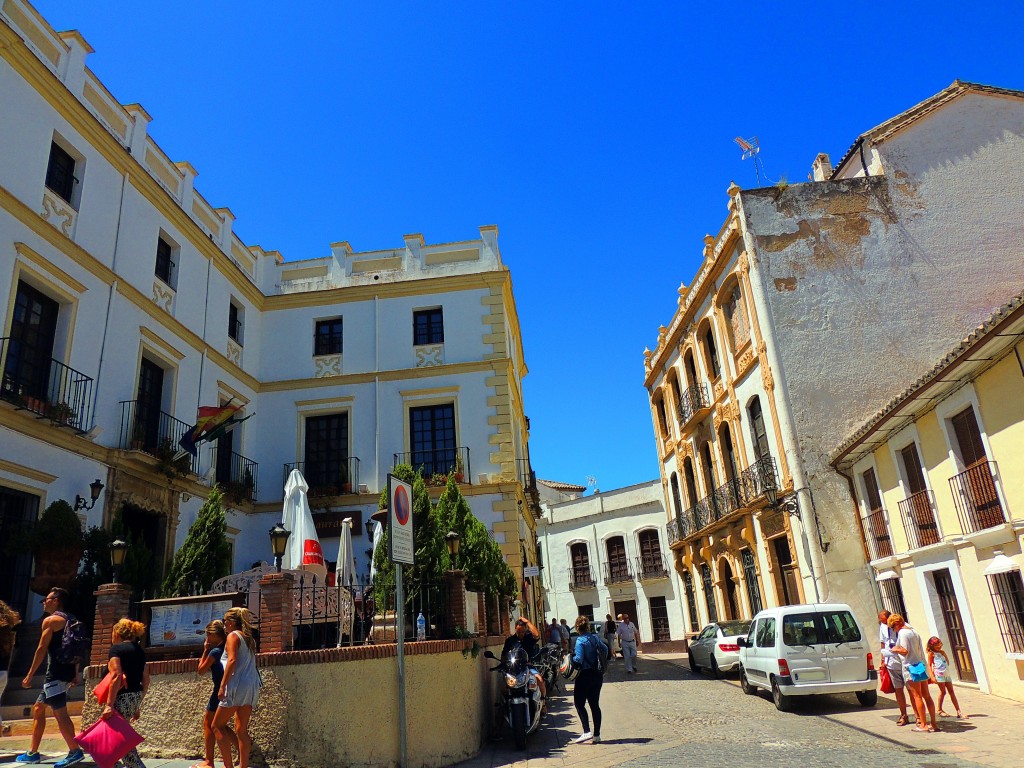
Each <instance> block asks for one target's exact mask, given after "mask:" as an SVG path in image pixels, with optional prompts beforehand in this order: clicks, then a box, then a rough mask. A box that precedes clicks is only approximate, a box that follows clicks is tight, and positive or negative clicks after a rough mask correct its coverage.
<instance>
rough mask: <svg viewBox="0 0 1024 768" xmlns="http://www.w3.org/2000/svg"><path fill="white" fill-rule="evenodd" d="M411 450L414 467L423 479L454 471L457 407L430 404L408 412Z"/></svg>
mask: <svg viewBox="0 0 1024 768" xmlns="http://www.w3.org/2000/svg"><path fill="white" fill-rule="evenodd" d="M409 436H410V445H409V448H410V449H411V451H412V456H411V459H412V462H411V463H412V468H413V469H417V470H422V472H423V476H424V477H427V478H429V477H431V476H432V475H435V474H447V473H448V472H450V471H451V470H453V469H455V464H456V454H457V453H458V450H457V448H456V445H455V405H454V404H453V403H445V404H443V405H427V406H422V407H419V408H410V409H409Z"/></svg>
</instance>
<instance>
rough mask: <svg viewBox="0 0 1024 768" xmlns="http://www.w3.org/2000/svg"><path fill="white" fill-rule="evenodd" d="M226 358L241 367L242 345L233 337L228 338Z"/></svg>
mask: <svg viewBox="0 0 1024 768" xmlns="http://www.w3.org/2000/svg"><path fill="white" fill-rule="evenodd" d="M227 358H228V360H230V361H231V362H233V363H234V364H235V365H237V366H238V367H239V368H241V367H242V345H241V344H239V343H238V342H237V341H235V340H234V339H230V338H229V339H228V349H227Z"/></svg>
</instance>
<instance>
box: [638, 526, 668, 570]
mask: <svg viewBox="0 0 1024 768" xmlns="http://www.w3.org/2000/svg"><path fill="white" fill-rule="evenodd" d="M637 540H638V542H639V544H640V569H641V572H642V573H643V574H644V575H645V576H662V575H664V576H667V575H668V573H667V572H666V570H665V567H664V565H663V564H662V562H661V543H660V542H659V541H658V532H657V531H655V530H654V529H652V528H647V529H646V530H643V531H640V534H639V536H637Z"/></svg>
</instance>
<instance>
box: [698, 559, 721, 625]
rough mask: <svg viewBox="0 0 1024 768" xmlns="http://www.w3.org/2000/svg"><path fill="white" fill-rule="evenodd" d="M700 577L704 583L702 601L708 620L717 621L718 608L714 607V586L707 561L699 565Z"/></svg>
mask: <svg viewBox="0 0 1024 768" xmlns="http://www.w3.org/2000/svg"><path fill="white" fill-rule="evenodd" d="M700 579H701V581H702V582H703V584H704V602H705V603H706V604H707V608H708V621H718V609H717V608H716V607H715V587H714V585H713V584H712V583H711V568H710V566H709V565H708V564H707V563H701V565H700Z"/></svg>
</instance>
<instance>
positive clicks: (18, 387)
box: [0, 0, 536, 610]
mask: <svg viewBox="0 0 1024 768" xmlns="http://www.w3.org/2000/svg"><path fill="white" fill-rule="evenodd" d="M90 52H91V48H90V47H89V46H88V44H87V43H86V42H85V41H84V40H83V39H82V37H81V36H80V35H79V34H78V33H77V32H64V33H57V32H55V31H54V30H53V29H52V28H51V27H50V26H49V25H48V24H47V23H46V21H45V20H44V19H43V18H42V17H41V16H40V15H39V14H38V13H37V12H36V11H35V10H34V9H33V8H32V7H31V6H30V5H29V4H28V3H26V2H23V0H7V1H6V2H4V3H3V4H2V7H0V100H2V102H3V104H4V109H2V110H0V135H3V136H4V144H3V148H2V149H0V322H2V323H3V328H2V330H0V337H2V339H3V341H2V342H0V344H2V346H0V358H2V360H0V364H2V367H3V371H4V382H3V389H2V394H0V492H2V493H4V494H5V498H6V499H7V500H8V501H9V503H8V504H7V505H6V506H5V507H4V508H5V509H8V510H15V512H14V513H12V514H13V515H14V517H13V518H12V519H11V520H5V525H6V526H8V527H7V528H5V530H14V528H17V527H19V526H26V525H31V523H32V521H33V520H34V519H35V517H36V515H38V514H39V513H40V512H41V511H42V510H43V509H44V508H45V507H46V505H47V504H48V503H50V502H52V501H53V500H55V499H59V498H63V499H68V500H72V501H73V500H74V498H75V496H76V494H81V495H84V496H88V487H89V484H90V483H91V482H92V481H93V480H95V479H96V478H99V479H100V480H101V481H102V482H103V484H104V486H105V487H104V490H103V492H102V494H101V495H100V498H99V500H98V503H97V504H96V506H95V507H94V508H93V509H91V510H86V511H83V513H82V514H83V522H84V523H85V524H86V525H89V526H92V525H104V526H105V525H109V524H110V522H111V520H112V519H113V517H114V516H115V515H116V514H117V513H118V512H122V511H123V510H125V509H130V510H131V515H132V520H133V523H132V526H134V527H136V528H137V529H138V531H137V533H138V534H139V535H143V534H144V537H145V538H146V543H147V546H149V547H150V548H151V549H153V550H154V552H155V555H156V562H157V567H158V570H162V569H164V568H166V566H167V564H168V563H169V561H170V558H171V557H172V555H173V553H174V551H175V550H176V549H177V547H178V546H180V544H181V543H182V541H183V540H184V537H185V535H186V532H187V530H188V527H189V525H190V524H191V522H192V521H193V520H194V519H195V516H196V514H197V512H198V510H199V507H200V505H201V503H202V501H203V499H204V497H205V496H206V494H207V492H208V489H209V486H210V485H211V484H212V483H213V482H219V483H220V484H221V485H222V486H225V487H229V488H230V489H232V490H233V494H232V499H231V504H232V511H231V512H230V514H229V520H228V524H229V530H230V533H231V537H232V545H233V552H234V569H235V570H236V571H237V570H244V569H246V568H248V567H249V565H250V563H252V562H254V561H259V560H267V559H269V558H270V552H269V542H268V539H267V534H266V531H267V530H268V529H269V528H270V527H271V525H272V524H273V523H274V522H276V521H277V520H278V519H279V517H280V509H281V501H282V497H283V481H284V472H285V471H286V469H287V468H288V466H289V465H296V464H297V465H299V466H301V467H302V468H303V470H304V471H305V472H306V473H307V479H310V476H309V473H310V472H311V471H312V470H316V469H319V470H322V471H321V472H320V474H321V475H323V477H321V478H320V479H319V483H315V482H314V481H313V480H310V484H311V486H312V485H318V486H319V490H320V493H319V494H318V495H317V497H316V500H315V501H314V502H313V506H314V508H315V509H316V510H317V512H320V513H325V515H326V514H327V513H333V515H334V517H339V516H340V517H344V516H352V517H354V518H357V519H359V520H360V521H365V520H366V519H367V518H368V517H369V515H370V514H371V513H372V512H373V511H375V509H376V505H377V499H378V493H379V491H380V489H381V488H382V487H383V484H384V482H385V478H386V475H387V473H388V471H389V470H390V469H391V467H392V466H393V465H394V463H395V462H396V461H397V462H407V463H413V464H417V465H419V466H424V467H425V468H426V469H427V472H428V473H433V474H441V475H443V474H447V473H450V472H455V473H457V474H458V476H459V477H460V482H461V483H462V486H463V493H464V494H465V495H466V497H467V498H468V500H469V503H470V505H471V506H472V508H473V511H474V513H475V514H476V516H477V517H478V518H480V519H481V520H482V521H483V522H484V523H485V524H486V525H487V526H488V528H489V529H490V530H491V531H492V532H493V534H494V536H495V539H496V540H497V541H498V542H499V543H500V545H501V547H502V550H503V552H504V554H505V556H506V558H507V560H508V562H509V563H510V564H511V565H512V566H513V569H514V570H515V571H517V573H518V574H519V575H520V576H521V575H522V568H523V566H524V564H528V563H529V562H533V558H534V557H535V552H536V547H535V539H534V528H535V517H534V516H535V511H536V497H535V493H534V488H535V486H534V483H533V476H532V471H531V469H530V464H529V449H528V441H529V431H528V427H527V419H526V416H525V412H524V403H523V395H522V379H523V377H524V376H525V375H526V374H527V367H526V363H525V358H524V353H523V344H522V339H521V336H520V328H519V322H518V317H517V314H516V305H515V298H514V294H513V289H512V278H511V274H510V272H509V270H508V268H507V266H505V264H504V263H503V262H502V258H501V253H500V250H499V247H498V230H497V227H494V226H483V227H480V229H479V233H478V235H476V236H475V237H474V238H473V239H469V240H466V241H462V242H450V243H437V244H433V243H427V242H426V241H425V240H424V238H423V237H422V236H421V235H418V234H413V235H406V236H405V237H404V238H402V241H401V244H400V245H397V247H393V248H388V249H385V250H375V251H367V252H356V251H353V249H352V247H351V246H350V245H349V244H348V243H347V242H337V243H333V244H331V245H330V246H329V247H328V246H326V245H325V248H324V251H325V252H326V253H329V255H327V256H322V257H318V258H312V259H305V260H301V261H288V262H285V261H284V260H283V258H282V257H281V255H280V254H279V253H277V252H274V251H269V250H266V249H264V248H262V247H260V246H257V245H251V244H247V243H244V242H243V241H242V240H241V239H240V238H239V237H238V236H237V235H236V234H234V232H233V222H234V214H232V212H231V211H230V210H229V209H227V208H225V207H217V206H214V205H211V204H210V203H209V202H207V201H206V200H205V199H204V198H203V197H202V196H201V195H200V194H199V192H198V191H197V190H196V188H195V186H194V181H195V178H196V175H197V174H196V170H195V169H194V168H193V167H192V166H191V165H190V164H189V163H187V162H172V161H171V160H170V159H169V158H168V157H167V156H166V155H165V154H164V153H163V151H162V150H161V149H160V147H159V146H158V145H157V144H156V143H155V142H154V141H153V139H152V138H151V137H150V136H148V134H147V126H148V123H149V121H150V119H151V117H150V116H149V115H148V113H146V111H145V110H144V109H143V108H142V107H141V106H139V105H137V104H134V105H121V104H120V103H118V102H117V101H116V100H115V98H114V97H113V96H112V95H111V94H110V93H109V91H107V89H106V88H105V87H104V86H103V84H102V83H101V82H100V81H99V80H98V79H97V78H96V76H95V75H94V74H93V73H92V72H91V71H90V70H89V69H88V68H87V67H86V58H87V56H88V54H89V53H90ZM33 318H34V319H33ZM40 318H42V320H40ZM226 402H230V403H232V404H233V405H240V406H242V411H241V414H242V415H247V416H251V418H249V419H248V420H246V421H245V422H244V423H243V424H242V425H241V426H239V427H238V428H237V429H236V430H235V431H234V432H233V433H231V434H230V435H229V437H228V438H227V439H226V440H227V444H226V445H220V444H218V445H214V446H210V445H209V444H207V445H205V446H201V447H200V453H199V456H198V459H197V460H196V461H195V462H194V463H193V464H192V466H191V471H189V472H187V473H184V474H181V475H179V474H176V473H174V472H170V473H167V472H164V471H162V470H163V469H165V468H166V466H165V465H161V463H160V462H159V461H158V456H159V454H160V453H161V449H162V448H164V447H166V448H169V449H172V450H174V449H176V445H177V440H178V438H179V437H180V436H181V434H182V433H183V431H184V430H186V429H187V428H188V427H189V425H191V424H193V423H195V420H196V412H197V408H198V407H200V406H217V405H221V404H224V403H226ZM314 426H315V429H314ZM218 448H221V449H223V450H220V452H219V453H218ZM314 449H315V450H314ZM314 474H315V473H314ZM439 490H440V489H438V492H439ZM14 518H17V519H14ZM339 519H340V518H339ZM130 527H131V526H130ZM335 530H336V529H335ZM365 532H366V527H365V526H364V525H361V524H360V525H357V526H356V528H355V531H354V533H355V535H356V536H357V537H359V536H365ZM336 536H337V534H336V533H335V534H333V535H331V534H329V533H328V534H327V535H325V536H324V537H323V540H322V544H323V548H324V551H325V554H326V555H327V557H328V559H330V560H333V559H334V553H335V552H336V551H337V541H338V540H337V538H336ZM368 546H369V539H368V538H366V539H364V540H363V542H362V543H361V542H360V541H358V540H357V541H356V544H355V552H356V555H357V560H358V565H359V569H360V570H361V571H363V572H366V571H367V570H368V563H367V559H366V555H365V554H364V553H365V551H366V549H367V548H368ZM524 553H525V554H524ZM524 558H525V560H526V561H527V562H526V563H524ZM22 566H24V567H22ZM22 566H19V569H18V573H17V575H16V577H15V578H16V579H17V580H18V587H17V589H15V590H14V592H15V593H17V592H19V591H20V593H21V597H22V598H24V594H23V593H24V583H23V582H24V581H25V580H26V579H27V575H28V572H29V571H30V569H31V564H30V563H29V564H24V563H23V564H22ZM3 586H4V587H5V588H10V587H12V585H7V584H4V585H3ZM19 602H20V601H19ZM19 607H20V608H23V609H24V608H29V609H30V610H34V607H30V606H27V605H19Z"/></svg>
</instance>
